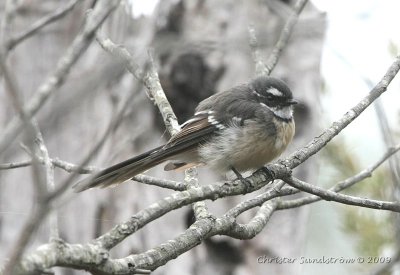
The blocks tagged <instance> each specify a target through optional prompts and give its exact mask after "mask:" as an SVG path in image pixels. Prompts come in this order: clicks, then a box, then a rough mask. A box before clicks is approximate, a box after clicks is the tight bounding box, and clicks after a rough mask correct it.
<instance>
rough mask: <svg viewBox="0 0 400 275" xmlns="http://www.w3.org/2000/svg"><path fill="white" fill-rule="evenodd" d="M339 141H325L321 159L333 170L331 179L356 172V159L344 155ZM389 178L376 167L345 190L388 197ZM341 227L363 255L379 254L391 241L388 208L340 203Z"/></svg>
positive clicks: (342, 177)
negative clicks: (350, 236) (368, 207)
mask: <svg viewBox="0 0 400 275" xmlns="http://www.w3.org/2000/svg"><path fill="white" fill-rule="evenodd" d="M349 151H350V150H348V148H347V146H346V144H345V143H344V142H343V141H342V140H340V139H339V140H336V141H335V142H333V143H331V144H328V146H327V148H326V150H325V152H324V158H325V161H326V162H327V164H328V165H329V167H331V168H333V169H334V173H333V176H332V178H330V180H331V183H332V182H338V181H339V180H342V179H345V178H348V177H350V176H353V175H355V174H357V173H358V172H360V171H361V170H362V169H365V167H360V165H359V160H358V159H357V158H356V157H355V156H354V155H350V154H348V152H349ZM391 188H392V186H391V179H390V174H389V173H388V171H387V168H384V166H383V167H380V168H379V169H377V170H376V171H375V172H374V173H373V175H372V177H371V178H367V179H365V180H363V181H361V182H359V183H357V184H355V185H354V186H352V187H351V188H349V189H347V190H346V191H345V193H347V194H350V195H354V196H359V197H367V198H373V199H380V200H388V198H390V190H391ZM342 209H343V230H345V231H346V232H348V233H349V234H351V235H352V236H354V237H355V239H356V241H357V250H358V252H359V253H360V255H363V256H382V250H383V248H385V247H386V246H388V245H390V244H393V243H394V242H395V235H394V224H393V216H392V215H393V214H392V213H390V212H388V211H380V210H372V209H367V208H360V207H351V206H347V205H343V206H342Z"/></svg>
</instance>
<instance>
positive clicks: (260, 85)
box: [73, 76, 297, 192]
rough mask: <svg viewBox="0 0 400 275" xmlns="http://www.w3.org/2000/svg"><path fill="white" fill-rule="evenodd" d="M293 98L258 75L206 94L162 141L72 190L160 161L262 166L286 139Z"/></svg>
mask: <svg viewBox="0 0 400 275" xmlns="http://www.w3.org/2000/svg"><path fill="white" fill-rule="evenodd" d="M296 103H297V102H296V101H295V100H294V99H293V96H292V92H291V91H290V89H289V87H288V86H287V85H286V84H285V83H284V82H283V81H281V80H279V79H276V78H273V77H269V76H259V77H256V78H254V79H252V80H251V81H250V82H249V83H246V84H242V85H239V86H236V87H233V88H231V89H229V90H226V91H224V92H220V93H217V94H214V95H212V96H210V97H209V98H206V99H205V100H203V101H202V102H200V103H199V105H198V106H197V108H196V112H195V114H194V115H193V117H191V118H190V119H189V120H187V121H186V122H185V123H183V124H182V125H181V130H180V131H179V132H178V133H177V134H176V135H174V136H173V137H172V138H171V139H170V140H169V141H168V142H167V143H166V144H165V145H162V146H160V147H157V148H154V149H153V150H150V151H148V152H146V153H143V154H141V155H138V156H136V157H133V158H131V159H128V160H125V161H123V162H121V163H118V164H115V165H113V166H111V167H109V168H106V169H104V170H102V171H100V172H98V173H95V174H94V175H91V176H89V177H88V178H86V179H83V180H81V181H79V182H77V183H76V184H75V185H74V186H73V188H74V190H75V191H76V192H81V191H83V190H86V189H89V188H92V187H107V186H110V185H114V184H119V183H122V182H124V181H126V180H129V179H131V178H132V177H134V176H136V175H137V174H139V173H142V172H144V171H146V170H148V169H150V168H152V167H154V166H156V165H158V164H161V163H163V162H165V161H170V162H169V163H167V164H166V165H165V167H164V170H166V171H170V170H178V169H185V168H189V167H192V166H197V165H208V166H210V167H211V168H212V169H213V170H215V171H217V172H219V173H226V172H228V171H230V170H232V171H233V172H234V173H235V174H236V175H237V176H238V177H239V178H240V177H241V175H240V172H243V171H249V170H255V169H258V168H261V167H262V166H263V165H265V164H266V163H268V162H270V161H272V160H273V159H274V158H276V157H278V156H279V155H280V154H281V153H282V152H283V151H284V150H285V149H286V147H287V146H288V144H289V143H290V142H291V140H292V138H293V135H294V131H295V126H294V120H293V105H294V104H296Z"/></svg>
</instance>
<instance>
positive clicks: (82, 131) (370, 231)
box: [0, 0, 400, 275]
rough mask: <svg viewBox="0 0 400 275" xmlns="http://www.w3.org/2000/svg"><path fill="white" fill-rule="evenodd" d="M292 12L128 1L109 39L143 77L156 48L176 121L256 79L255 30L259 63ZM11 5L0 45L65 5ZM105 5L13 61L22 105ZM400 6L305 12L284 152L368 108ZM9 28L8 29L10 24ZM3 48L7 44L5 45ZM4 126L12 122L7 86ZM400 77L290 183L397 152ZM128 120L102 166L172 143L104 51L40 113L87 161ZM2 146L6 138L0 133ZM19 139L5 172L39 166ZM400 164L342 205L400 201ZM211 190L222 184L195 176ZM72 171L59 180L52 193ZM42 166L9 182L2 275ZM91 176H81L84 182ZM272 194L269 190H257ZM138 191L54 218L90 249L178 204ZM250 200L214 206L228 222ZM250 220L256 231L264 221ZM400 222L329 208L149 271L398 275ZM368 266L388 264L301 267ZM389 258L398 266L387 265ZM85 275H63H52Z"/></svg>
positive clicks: (282, 62)
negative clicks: (143, 216) (158, 206)
mask: <svg viewBox="0 0 400 275" xmlns="http://www.w3.org/2000/svg"><path fill="white" fill-rule="evenodd" d="M295 2H296V1H294V0H264V1H260V0H248V1H234V0H220V1H211V0H164V1H155V0H153V1H139V0H131V1H128V0H126V1H123V5H121V6H120V7H119V8H118V9H117V10H116V12H115V13H114V14H112V15H111V16H110V18H109V19H108V20H107V21H106V22H105V24H104V26H103V27H102V32H103V34H104V35H105V36H106V37H110V38H111V39H112V40H113V41H114V42H115V43H117V44H121V45H124V46H125V47H126V48H127V49H128V50H129V51H130V52H131V53H132V55H133V56H134V57H135V59H136V60H137V63H138V64H140V65H141V66H144V64H145V63H146V61H147V60H148V55H147V50H148V49H149V48H152V49H154V53H155V55H156V62H157V66H158V68H159V76H160V80H161V84H162V86H163V88H164V90H165V92H166V94H167V96H168V99H169V100H170V102H171V104H172V106H173V109H174V110H175V112H176V114H177V116H178V118H179V120H180V122H183V121H184V120H185V119H187V118H188V117H189V116H190V115H191V114H192V113H193V109H194V108H195V106H196V105H197V103H198V102H199V101H201V100H202V99H204V98H206V97H208V96H210V95H211V94H213V93H215V92H216V91H221V90H224V89H228V88H230V87H232V86H234V85H237V84H240V83H243V82H245V81H247V80H248V79H249V78H251V77H252V76H254V70H255V66H254V61H253V58H252V52H251V48H250V46H249V32H248V27H249V26H252V28H254V31H255V34H256V36H257V42H258V47H259V50H260V52H261V56H262V57H263V58H265V60H267V58H268V56H269V54H270V52H271V50H272V48H273V46H274V45H275V43H276V41H277V39H278V37H279V35H280V33H281V31H282V28H283V26H284V24H285V22H286V20H287V18H288V17H289V16H290V14H291V10H292V8H293V6H294V4H295ZM10 3H11V4H12V7H14V8H15V10H14V15H13V17H12V18H11V19H10V20H9V24H8V25H7V26H5V27H3V38H2V39H5V40H6V39H7V37H9V36H12V35H13V34H17V33H20V32H22V31H23V30H25V29H26V28H27V27H28V26H29V25H30V24H32V23H33V22H35V21H37V20H38V19H39V18H41V17H43V16H45V15H46V14H49V13H52V12H54V11H55V10H56V9H57V8H59V7H60V5H61V4H60V1H54V0H41V1H39V0H29V1H28V0H9V1H4V2H3V3H0V18H1V16H2V15H4V11H5V8H6V4H8V5H11V4H10ZM94 5H96V1H91V0H90V1H89V0H83V1H81V2H80V3H79V4H78V5H77V6H76V7H75V8H74V9H73V10H72V11H71V12H70V13H69V14H68V15H67V16H65V17H64V18H62V19H60V20H58V21H56V22H55V23H53V24H51V25H49V26H47V27H46V28H44V29H43V30H41V31H40V32H39V33H37V34H36V35H35V36H33V37H32V38H30V39H28V40H26V41H24V42H23V43H21V44H20V45H17V46H16V47H15V49H13V50H12V51H10V52H9V54H8V60H7V61H8V64H9V66H10V68H12V72H13V73H14V75H15V77H16V78H17V81H18V84H19V86H20V88H22V90H23V93H24V94H23V100H24V102H29V100H30V99H31V98H32V97H33V96H34V94H35V93H36V91H37V88H38V86H39V85H40V84H41V83H42V82H43V81H44V79H45V77H46V76H48V75H49V74H50V73H51V72H52V71H53V70H54V68H55V64H56V63H57V61H58V60H59V58H60V57H61V56H62V55H63V54H64V52H65V51H66V49H67V48H68V46H69V45H70V43H71V41H72V40H73V39H74V37H75V36H76V34H77V33H78V32H79V30H80V29H81V27H82V24H83V22H84V20H85V11H86V10H87V9H89V8H91V7H93V6H94ZM399 9H400V3H399V2H398V1H396V0H381V1H379V0H364V1H362V0H354V1H351V2H350V1H344V0H338V1H328V0H314V1H310V2H309V3H308V4H307V5H306V7H305V9H304V10H303V12H302V14H301V15H300V18H299V21H298V23H297V25H296V27H295V28H294V31H293V33H292V36H291V39H290V41H289V43H288V45H287V46H286V48H285V50H284V51H283V54H282V56H281V57H280V59H279V62H278V65H277V67H276V68H275V69H274V71H273V72H272V75H273V76H276V77H279V78H282V79H283V80H285V81H286V82H287V83H288V85H289V86H290V87H291V89H292V91H293V93H294V95H295V97H296V98H297V99H298V100H299V101H300V102H301V104H299V106H298V108H297V109H296V110H295V111H296V112H295V117H296V131H297V133H296V136H295V141H294V142H293V144H292V145H291V146H290V148H289V149H288V150H287V153H286V154H289V153H291V152H293V151H294V150H296V149H297V148H300V147H301V146H304V145H305V144H307V143H308V142H309V141H310V140H311V139H312V138H313V137H315V136H318V135H319V134H320V133H321V131H322V130H323V129H325V128H326V127H328V126H329V125H330V124H331V123H332V122H333V121H335V120H337V119H339V118H340V117H341V116H342V115H343V114H344V113H345V112H346V111H348V110H349V109H350V108H351V107H352V106H354V105H355V104H356V103H357V102H359V101H360V100H361V98H362V97H364V96H365V95H366V94H367V93H368V92H369V91H370V90H371V88H372V87H373V86H374V85H375V84H376V83H377V82H378V81H379V80H380V79H381V77H382V76H383V75H384V73H385V72H386V70H387V68H388V67H389V65H390V64H391V62H392V61H393V59H394V57H395V56H396V55H397V54H398V52H399V50H398V49H399V46H400V37H399V32H398V26H399V25H400V22H399V21H400V17H399V16H398V14H397V13H398V10H399ZM3 19H4V17H3ZM4 37H5V38H4ZM0 84H1V86H0V125H2V126H1V127H2V128H5V127H6V125H7V124H8V123H9V121H10V120H11V118H13V117H14V116H15V110H14V109H13V107H12V104H11V102H10V98H9V97H8V96H7V94H6V93H5V91H4V89H5V88H4V83H3V80H2V79H0ZM399 89H400V84H399V78H398V77H397V79H395V81H394V82H393V83H392V84H391V85H390V87H389V90H388V91H387V93H385V94H384V95H383V96H382V98H381V99H380V100H379V101H377V102H376V104H374V106H371V107H370V108H369V109H368V110H367V111H366V112H364V113H363V114H362V115H361V116H360V118H358V119H357V120H356V121H355V122H354V123H352V124H351V125H350V126H349V127H348V128H346V129H345V130H344V131H343V132H342V134H341V135H340V136H338V137H336V138H335V139H334V140H333V142H331V143H330V144H329V145H328V146H327V147H326V148H325V149H324V150H323V151H322V152H320V153H319V154H318V155H316V156H314V157H312V158H311V159H309V160H308V161H307V162H306V163H304V164H303V165H301V167H299V168H297V169H296V171H295V174H296V176H298V177H299V178H300V179H302V180H305V181H308V182H310V183H313V184H316V185H319V186H322V187H326V188H328V187H330V186H332V185H333V184H334V183H336V182H338V181H339V180H342V179H345V178H347V177H350V176H352V175H354V174H356V173H358V172H359V171H361V170H363V169H365V168H366V167H368V166H369V165H371V164H373V163H374V162H376V160H377V159H378V158H379V157H380V156H382V155H383V154H384V152H385V151H386V150H387V148H388V147H390V146H393V145H395V144H398V143H399V142H400V113H399V108H400V105H399V102H400V100H399V97H400V94H399ZM126 102H127V104H126V109H125V111H124V112H123V116H122V117H121V118H120V123H119V124H118V125H117V127H115V129H114V131H112V133H111V134H110V135H109V136H108V138H107V141H106V142H105V144H104V146H102V148H101V149H100V150H99V152H98V153H97V154H96V155H95V157H94V158H93V159H92V161H91V162H90V164H91V165H95V166H97V167H107V166H109V165H111V164H114V163H116V162H118V161H122V160H124V159H127V158H129V157H131V156H133V155H135V154H138V153H141V152H144V151H146V150H148V149H151V148H153V147H154V146H157V145H160V144H162V143H163V142H165V140H166V139H167V138H168V134H167V133H166V132H165V129H164V126H163V124H162V119H161V117H160V115H159V114H158V111H157V109H156V107H155V106H154V105H153V103H152V102H150V101H149V100H148V98H147V96H146V92H145V90H144V89H143V87H141V86H140V85H138V81H137V80H136V79H135V78H134V77H133V76H132V75H131V74H129V73H128V72H127V71H126V70H125V69H124V67H123V65H122V64H121V63H120V62H119V61H117V60H115V59H114V58H112V57H111V56H110V55H109V54H108V53H106V52H104V51H103V50H102V49H101V48H100V46H99V45H98V44H97V42H93V43H92V44H91V46H90V47H89V48H88V49H87V51H86V52H85V54H84V55H83V56H82V57H81V58H80V60H79V62H78V63H77V64H76V65H75V66H74V67H73V68H72V70H71V72H70V74H69V75H68V77H67V79H66V82H65V84H64V85H63V86H62V87H61V88H60V89H59V90H57V91H56V93H54V94H53V96H52V97H51V98H50V100H49V101H48V102H47V103H46V104H45V105H44V107H43V108H42V109H41V110H40V112H39V113H38V115H37V119H38V123H39V127H40V129H41V131H42V132H43V136H44V141H45V143H46V145H47V146H48V150H49V154H50V156H51V157H52V158H59V159H61V160H64V161H68V162H71V163H75V164H77V163H79V162H80V161H81V160H82V159H83V158H84V157H85V156H86V154H87V153H88V152H89V151H90V149H91V148H92V146H93V144H94V143H95V142H96V141H97V140H99V139H100V137H101V136H102V134H103V132H104V131H105V129H106V128H107V126H108V124H109V122H110V120H111V118H112V117H113V116H114V115H115V114H116V112H117V110H118V109H119V108H120V107H121V105H124V103H126ZM0 137H1V131H0ZM26 138H27V137H26V134H24V133H22V134H21V135H19V137H18V138H17V139H15V140H14V142H13V143H12V144H10V145H9V147H8V148H7V150H6V151H5V152H3V153H2V154H1V155H0V163H8V162H19V161H23V160H26V159H29V155H27V154H26V152H24V151H23V150H22V149H21V147H20V145H19V144H20V143H23V142H24V141H26ZM398 159H399V156H397V157H392V158H391V160H390V162H389V161H388V162H386V163H385V164H384V165H382V167H381V168H379V169H378V170H377V172H376V173H374V177H372V178H370V179H368V180H365V181H363V182H360V183H359V184H357V185H356V186H354V187H352V188H351V189H349V190H347V191H346V193H347V194H352V195H356V196H361V197H368V198H374V199H382V200H388V201H391V200H399V198H400V192H399V182H400V181H399V169H400V168H399V167H400V166H399V160H398ZM148 174H150V175H153V176H157V177H161V178H168V179H175V180H183V174H179V173H166V172H164V171H162V167H161V168H155V169H152V170H151V171H149V172H148ZM199 175H200V177H199V178H200V184H201V183H203V184H208V183H211V182H215V181H217V180H223V179H222V178H220V177H218V176H216V175H213V174H212V173H211V172H210V171H209V170H208V169H206V168H201V169H199ZM67 176H68V173H67V172H65V171H63V170H61V169H57V170H56V184H57V183H60V182H62V180H63V179H65V178H66V177H67ZM31 177H32V175H31V168H29V167H25V168H19V169H13V170H0V264H2V263H3V262H4V261H5V260H6V259H7V257H8V255H9V251H10V250H11V249H12V247H13V245H14V243H15V241H16V239H17V237H18V235H19V234H20V230H21V228H22V225H23V224H24V221H25V220H26V219H27V217H28V216H29V215H30V210H31V209H32V207H33V206H34V204H35V203H34V191H33V187H32V179H31ZM82 177H83V176H82ZM260 192H261V191H260ZM170 193H171V191H169V190H161V189H160V188H157V187H152V186H148V185H144V184H140V183H134V182H131V183H126V184H123V185H121V186H119V187H118V188H114V189H106V190H90V191H87V192H83V193H80V194H74V195H73V196H70V199H69V200H68V201H66V202H63V203H62V204H60V205H56V206H55V207H54V212H55V213H56V214H57V216H58V225H59V231H60V236H61V237H62V238H63V239H65V240H66V241H67V242H71V243H85V242H88V241H90V240H92V239H93V238H95V237H97V236H99V235H101V234H104V233H105V232H107V230H109V229H110V228H112V227H113V226H114V225H115V224H116V223H119V222H122V221H125V220H126V219H127V218H129V217H130V216H131V215H132V214H134V213H136V212H137V211H138V210H140V209H143V208H145V207H147V206H148V205H150V204H151V203H153V202H155V201H157V200H159V199H161V198H163V197H165V196H167V195H169V194H170ZM253 196H255V194H251V195H247V196H238V197H234V198H228V199H223V200H219V201H216V202H207V205H208V206H209V208H210V211H211V212H212V213H213V214H215V215H217V216H219V215H222V214H224V213H225V212H226V211H227V210H229V209H230V208H232V207H234V206H235V205H236V204H238V203H239V202H241V201H243V200H244V199H245V198H250V197H253ZM254 213H255V212H254V211H249V212H247V213H245V214H243V215H241V216H240V217H239V218H240V221H241V222H246V221H248V220H249V219H250V218H251V217H252V216H253V215H254ZM398 218H399V217H398V215H396V214H393V213H389V212H384V211H377V210H371V209H361V208H357V207H350V206H344V205H339V204H337V203H332V202H318V203H315V204H313V205H309V206H305V207H301V208H297V209H291V210H285V211H280V212H276V213H275V214H274V215H273V217H272V219H271V221H270V222H269V224H268V225H267V227H266V228H265V230H264V231H263V232H262V233H261V234H259V235H258V236H256V237H255V238H254V239H252V240H248V241H240V240H234V239H231V238H227V237H213V238H211V239H209V240H206V241H205V242H204V243H203V244H201V245H199V246H198V247H196V248H194V249H193V250H191V251H189V252H188V253H186V254H184V255H182V256H180V257H178V258H177V259H176V260H173V261H171V262H169V263H167V264H166V265H165V266H163V267H160V268H159V269H157V270H156V271H155V272H154V274H194V275H196V274H199V275H200V274H207V273H209V274H221V275H225V274H226V275H230V274H234V275H239V274H240V275H244V274H338V273H340V274H400V266H399V265H398V264H397V265H396V264H395V263H396V261H398V260H399V258H400V257H399V248H400V239H399V236H400V234H399V230H400V221H399V219H398ZM190 220H191V211H190V207H186V208H183V209H179V210H176V211H174V212H172V213H169V214H168V215H166V216H164V217H162V218H161V219H159V220H156V221H154V222H153V223H151V224H149V225H148V226H146V227H145V228H143V229H142V230H140V231H139V232H137V233H136V234H135V235H134V236H132V237H130V238H128V239H127V240H125V241H124V242H123V243H122V244H121V245H119V246H117V247H116V248H114V249H113V250H112V253H113V254H112V256H113V257H125V256H127V255H128V254H130V253H140V252H143V251H146V250H148V249H150V248H152V247H154V246H156V245H158V244H160V243H163V242H165V241H167V240H169V239H172V238H174V237H175V236H177V235H178V234H179V233H180V232H182V231H184V230H185V229H186V227H187V226H188V224H190ZM48 236H49V229H48V224H47V223H43V225H42V226H41V227H40V230H39V231H38V232H37V233H35V235H34V238H33V240H32V241H31V243H30V246H29V248H28V252H29V251H31V250H33V249H35V248H37V247H38V245H40V244H42V243H46V242H47V241H48ZM260 256H266V257H268V258H274V257H282V258H284V257H286V258H291V259H296V261H295V263H293V264H276V263H264V264H260V263H257V258H258V257H260ZM302 257H304V258H307V259H321V258H322V257H328V258H329V257H334V258H338V259H339V258H340V257H343V258H344V259H355V260H357V259H358V258H359V257H364V258H365V260H366V261H368V257H373V258H372V259H378V263H364V264H358V263H357V262H356V263H349V264H343V263H337V264H315V263H314V264H301V262H302V260H301V258H302ZM382 257H389V258H390V259H391V263H390V264H389V265H388V264H380V263H379V260H380V259H381V258H382ZM58 273H60V274H78V273H79V272H72V271H71V270H67V269H57V274H58Z"/></svg>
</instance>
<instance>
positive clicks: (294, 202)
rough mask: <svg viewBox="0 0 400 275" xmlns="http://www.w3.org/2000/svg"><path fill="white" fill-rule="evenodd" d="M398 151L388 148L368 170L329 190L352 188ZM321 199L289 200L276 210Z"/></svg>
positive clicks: (396, 148) (281, 203)
mask: <svg viewBox="0 0 400 275" xmlns="http://www.w3.org/2000/svg"><path fill="white" fill-rule="evenodd" d="M399 150H400V144H399V145H397V146H396V147H392V148H389V150H388V151H387V152H386V153H385V154H384V155H383V156H382V157H381V158H380V159H379V160H378V161H377V162H376V163H374V164H373V165H371V166H369V167H368V168H366V169H364V170H362V171H361V172H360V173H358V174H356V175H354V176H352V177H350V178H347V179H345V180H343V181H340V182H338V183H337V184H336V185H335V186H333V187H331V188H329V190H330V191H333V192H340V191H342V190H344V189H346V188H349V187H351V186H353V185H354V184H356V183H358V182H360V181H362V180H364V179H366V178H368V177H371V176H372V173H373V172H374V171H375V170H376V169H377V168H378V167H379V166H380V165H381V164H383V163H384V162H385V161H386V160H387V159H388V158H390V157H391V156H393V155H394V154H395V153H397V152H398V151H399ZM320 200H321V198H320V197H318V196H315V195H313V196H308V197H305V198H300V199H295V200H290V201H280V202H279V205H278V209H279V210H281V209H289V208H295V207H300V206H303V205H306V204H310V203H314V202H317V201H320Z"/></svg>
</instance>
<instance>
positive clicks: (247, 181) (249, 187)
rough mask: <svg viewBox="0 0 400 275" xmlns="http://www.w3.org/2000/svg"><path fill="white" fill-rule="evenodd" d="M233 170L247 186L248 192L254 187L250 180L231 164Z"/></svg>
mask: <svg viewBox="0 0 400 275" xmlns="http://www.w3.org/2000/svg"><path fill="white" fill-rule="evenodd" d="M231 170H232V171H233V173H235V175H236V177H237V178H238V179H239V180H240V181H241V182H242V183H243V184H244V185H245V186H246V193H247V192H248V191H249V190H250V189H251V188H252V186H253V185H252V184H251V182H250V181H249V180H247V179H245V178H244V177H243V176H242V174H240V172H239V171H238V170H236V168H235V167H233V166H231Z"/></svg>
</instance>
